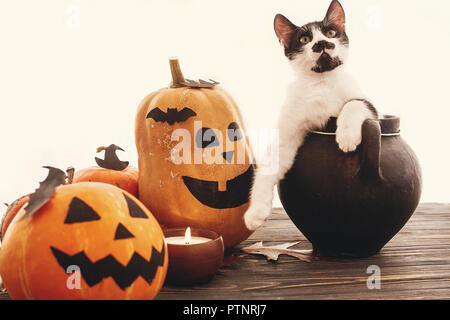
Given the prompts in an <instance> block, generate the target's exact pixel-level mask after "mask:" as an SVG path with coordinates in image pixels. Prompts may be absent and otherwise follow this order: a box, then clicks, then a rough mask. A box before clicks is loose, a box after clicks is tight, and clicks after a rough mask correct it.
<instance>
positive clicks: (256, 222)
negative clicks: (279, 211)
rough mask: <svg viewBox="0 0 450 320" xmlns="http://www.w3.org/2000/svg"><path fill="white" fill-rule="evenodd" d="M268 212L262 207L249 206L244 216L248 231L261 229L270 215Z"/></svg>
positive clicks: (268, 210)
mask: <svg viewBox="0 0 450 320" xmlns="http://www.w3.org/2000/svg"><path fill="white" fill-rule="evenodd" d="M270 210H271V208H269V209H266V208H264V207H263V206H256V205H251V206H250V207H249V208H248V209H247V211H246V212H245V214H244V222H245V226H246V227H247V229H248V230H251V231H254V230H256V229H258V228H259V227H261V226H262V225H263V224H264V222H265V221H266V220H267V217H268V216H269V215H270Z"/></svg>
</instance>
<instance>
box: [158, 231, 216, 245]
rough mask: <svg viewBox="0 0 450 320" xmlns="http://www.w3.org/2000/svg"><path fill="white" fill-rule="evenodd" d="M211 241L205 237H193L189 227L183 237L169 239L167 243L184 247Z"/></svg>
mask: <svg viewBox="0 0 450 320" xmlns="http://www.w3.org/2000/svg"><path fill="white" fill-rule="evenodd" d="M207 241H211V239H209V238H205V237H198V236H191V228H190V227H187V229H186V232H185V233H184V237H183V236H175V237H168V238H166V242H167V243H168V244H169V243H170V244H184V245H190V244H198V243H203V242H207Z"/></svg>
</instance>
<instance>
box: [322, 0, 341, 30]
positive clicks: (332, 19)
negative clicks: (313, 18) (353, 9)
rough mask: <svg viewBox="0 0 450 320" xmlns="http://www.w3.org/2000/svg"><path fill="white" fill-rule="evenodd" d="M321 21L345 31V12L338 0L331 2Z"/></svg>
mask: <svg viewBox="0 0 450 320" xmlns="http://www.w3.org/2000/svg"><path fill="white" fill-rule="evenodd" d="M323 21H324V22H325V23H331V24H334V25H335V26H336V27H338V28H339V30H340V31H345V12H344V8H342V6H341V4H340V3H339V1H338V0H333V1H332V2H331V4H330V7H329V8H328V11H327V15H326V16H325V19H324V20H323Z"/></svg>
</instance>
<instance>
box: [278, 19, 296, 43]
mask: <svg viewBox="0 0 450 320" xmlns="http://www.w3.org/2000/svg"><path fill="white" fill-rule="evenodd" d="M274 28H275V33H276V34H277V37H278V40H279V41H280V43H281V45H283V46H284V47H285V48H289V46H290V45H291V39H292V35H293V33H294V31H295V29H296V28H297V26H296V25H295V24H293V23H292V22H290V21H289V20H288V18H286V17H285V16H283V15H281V14H277V15H276V16H275V20H274Z"/></svg>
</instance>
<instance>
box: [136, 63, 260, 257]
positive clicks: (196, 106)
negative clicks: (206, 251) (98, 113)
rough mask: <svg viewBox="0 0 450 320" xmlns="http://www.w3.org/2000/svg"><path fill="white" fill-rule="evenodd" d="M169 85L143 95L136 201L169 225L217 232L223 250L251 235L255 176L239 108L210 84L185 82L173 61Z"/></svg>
mask: <svg viewBox="0 0 450 320" xmlns="http://www.w3.org/2000/svg"><path fill="white" fill-rule="evenodd" d="M170 63H171V71H172V77H173V82H172V85H171V86H170V87H169V88H163V89H161V90H158V91H156V92H153V93H151V94H150V95H148V96H147V97H146V98H144V100H143V101H142V102H141V104H140V106H139V109H138V112H137V116H136V127H135V135H136V147H137V151H138V157H139V199H140V200H141V201H142V202H143V203H144V204H145V205H146V206H147V207H148V208H149V209H150V210H151V211H152V213H153V214H154V215H155V217H156V219H157V220H158V221H159V222H160V223H161V224H163V225H164V226H168V227H187V226H192V227H197V228H203V229H210V230H214V231H216V232H218V233H219V234H221V235H222V237H223V239H224V243H225V247H227V248H229V247H232V246H234V245H236V244H238V243H240V242H241V241H243V240H245V239H247V238H248V236H249V235H250V233H251V232H250V231H249V230H247V228H246V227H245V224H244V221H243V218H242V217H243V214H244V213H245V211H246V209H247V208H248V201H249V192H250V187H251V183H252V178H253V165H251V160H252V154H251V149H250V146H249V142H248V139H247V137H246V135H245V128H244V124H243V121H242V116H241V113H240V111H239V109H238V107H237V105H236V103H235V102H234V100H233V99H232V97H231V96H230V95H229V94H228V93H227V92H226V91H225V90H224V89H222V88H221V87H220V86H217V82H214V81H211V82H210V81H203V80H199V81H198V82H197V81H191V80H185V79H184V77H183V75H182V73H181V71H180V68H179V64H178V60H176V59H171V60H170Z"/></svg>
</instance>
